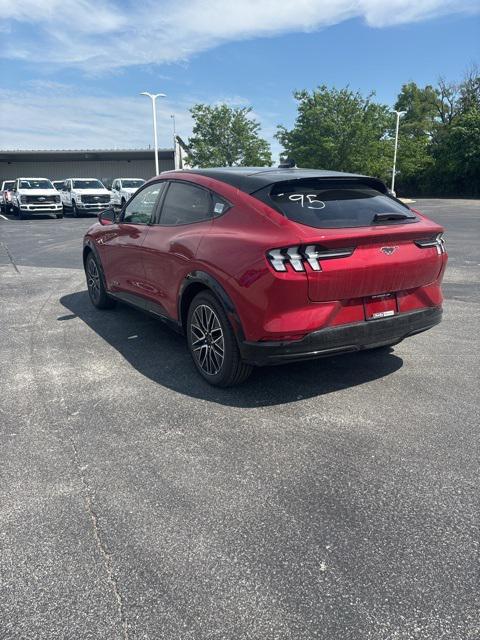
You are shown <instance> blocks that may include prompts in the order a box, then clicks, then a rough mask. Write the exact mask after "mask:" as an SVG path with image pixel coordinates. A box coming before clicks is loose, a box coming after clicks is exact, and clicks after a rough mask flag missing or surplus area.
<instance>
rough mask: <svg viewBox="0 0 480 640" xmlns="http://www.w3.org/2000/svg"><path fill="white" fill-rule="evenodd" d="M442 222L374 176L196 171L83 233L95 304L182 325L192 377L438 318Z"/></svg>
mask: <svg viewBox="0 0 480 640" xmlns="http://www.w3.org/2000/svg"><path fill="white" fill-rule="evenodd" d="M442 232H443V229H442V227H440V226H439V225H438V224H436V223H434V222H432V221H431V220H429V219H428V218H426V217H425V216H424V215H422V214H421V213H419V212H418V211H415V210H412V209H410V208H409V207H407V206H406V205H404V204H403V203H402V202H400V201H399V200H397V199H396V198H394V197H392V196H391V195H389V193H388V190H387V188H386V186H385V185H384V184H383V182H381V181H380V180H377V179H376V178H369V177H366V176H360V175H354V174H346V173H337V172H333V171H316V170H310V169H295V168H293V169H292V168H278V169H272V168H234V169H230V168H228V169H223V168H222V169H199V170H184V171H174V172H167V173H163V174H162V175H160V176H158V177H156V178H154V179H152V180H150V182H147V183H146V184H145V185H144V186H143V187H142V189H141V190H140V191H138V192H137V194H136V195H135V196H134V197H133V198H132V199H131V200H130V201H129V202H128V203H127V204H126V206H124V207H123V209H122V211H121V212H120V214H115V212H114V211H113V210H110V209H109V210H106V211H104V212H103V213H102V214H100V216H99V222H98V223H96V224H94V225H93V226H92V227H91V228H90V229H89V230H88V232H87V234H86V236H85V239H84V248H83V260H84V265H85V271H86V276H87V284H88V291H89V294H90V298H91V301H92V303H93V304H94V305H95V306H96V307H98V308H100V309H105V308H109V307H112V306H113V305H114V304H115V301H116V300H121V301H123V302H127V303H129V304H132V305H134V306H136V307H138V308H140V309H142V310H145V311H147V312H150V313H153V314H155V315H156V316H158V317H160V318H161V319H163V320H165V321H167V322H168V323H169V324H170V325H172V326H174V327H175V328H176V329H177V330H179V331H181V332H182V333H185V334H186V337H187V341H188V347H189V349H190V352H191V354H192V357H193V361H194V363H195V365H196V367H197V369H198V371H199V372H200V374H201V375H202V376H203V377H204V378H205V380H207V381H208V382H210V383H211V384H214V385H218V386H229V385H234V384H237V383H239V382H241V381H243V380H245V379H246V378H247V376H248V375H249V373H250V371H251V369H252V366H253V365H267V364H280V363H284V362H293V361H297V360H305V359H310V358H317V357H320V356H325V355H331V354H339V353H345V352H349V351H358V350H361V349H372V348H377V347H386V346H391V345H394V344H397V343H399V342H400V341H401V340H403V339H404V338H406V337H408V336H412V335H414V334H416V333H420V332H421V331H425V330H426V329H430V328H431V327H433V326H434V325H435V324H437V323H438V322H440V320H441V315H442V308H441V304H442V292H441V288H440V285H441V280H442V276H443V272H444V269H445V265H446V262H447V255H446V253H445V246H444V241H443V236H442Z"/></svg>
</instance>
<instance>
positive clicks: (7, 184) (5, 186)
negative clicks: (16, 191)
mask: <svg viewBox="0 0 480 640" xmlns="http://www.w3.org/2000/svg"><path fill="white" fill-rule="evenodd" d="M14 184H15V182H4V183H3V190H4V191H8V190H9V189H11V188H12V187H13V185H14Z"/></svg>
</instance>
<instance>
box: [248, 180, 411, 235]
mask: <svg viewBox="0 0 480 640" xmlns="http://www.w3.org/2000/svg"><path fill="white" fill-rule="evenodd" d="M252 195H253V196H255V197H257V198H259V199H260V200H262V201H263V202H265V203H266V204H268V205H269V206H271V207H273V208H274V209H276V210H277V211H279V212H280V213H282V214H283V215H284V216H286V217H287V218H288V219H289V220H293V221H294V222H298V223H300V224H304V225H308V226H309V227H315V228H317V229H321V228H342V227H366V226H370V225H373V224H391V223H395V224H404V223H408V222H415V221H416V220H417V218H416V216H415V214H414V213H413V212H412V211H411V210H410V209H409V208H408V207H406V206H405V205H403V204H402V203H400V202H398V201H397V200H395V199H394V198H391V197H390V196H388V195H386V194H384V193H381V192H380V191H378V190H377V189H375V188H374V187H373V186H371V185H369V184H367V183H362V182H361V181H356V180H351V181H348V180H328V179H327V180H326V179H323V178H307V179H304V180H291V181H285V182H277V183H275V184H274V185H270V186H268V187H266V188H264V189H261V190H260V191H257V192H255V193H253V194H252Z"/></svg>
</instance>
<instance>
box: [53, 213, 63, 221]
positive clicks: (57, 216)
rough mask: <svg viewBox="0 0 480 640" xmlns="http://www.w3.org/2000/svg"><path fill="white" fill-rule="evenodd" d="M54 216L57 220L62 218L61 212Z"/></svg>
mask: <svg viewBox="0 0 480 640" xmlns="http://www.w3.org/2000/svg"><path fill="white" fill-rule="evenodd" d="M55 217H56V219H57V220H61V219H62V218H63V213H57V214H56V216H55Z"/></svg>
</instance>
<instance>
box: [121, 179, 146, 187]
mask: <svg viewBox="0 0 480 640" xmlns="http://www.w3.org/2000/svg"><path fill="white" fill-rule="evenodd" d="M142 184H145V180H122V187H123V188H124V189H138V187H141V186H142Z"/></svg>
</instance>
